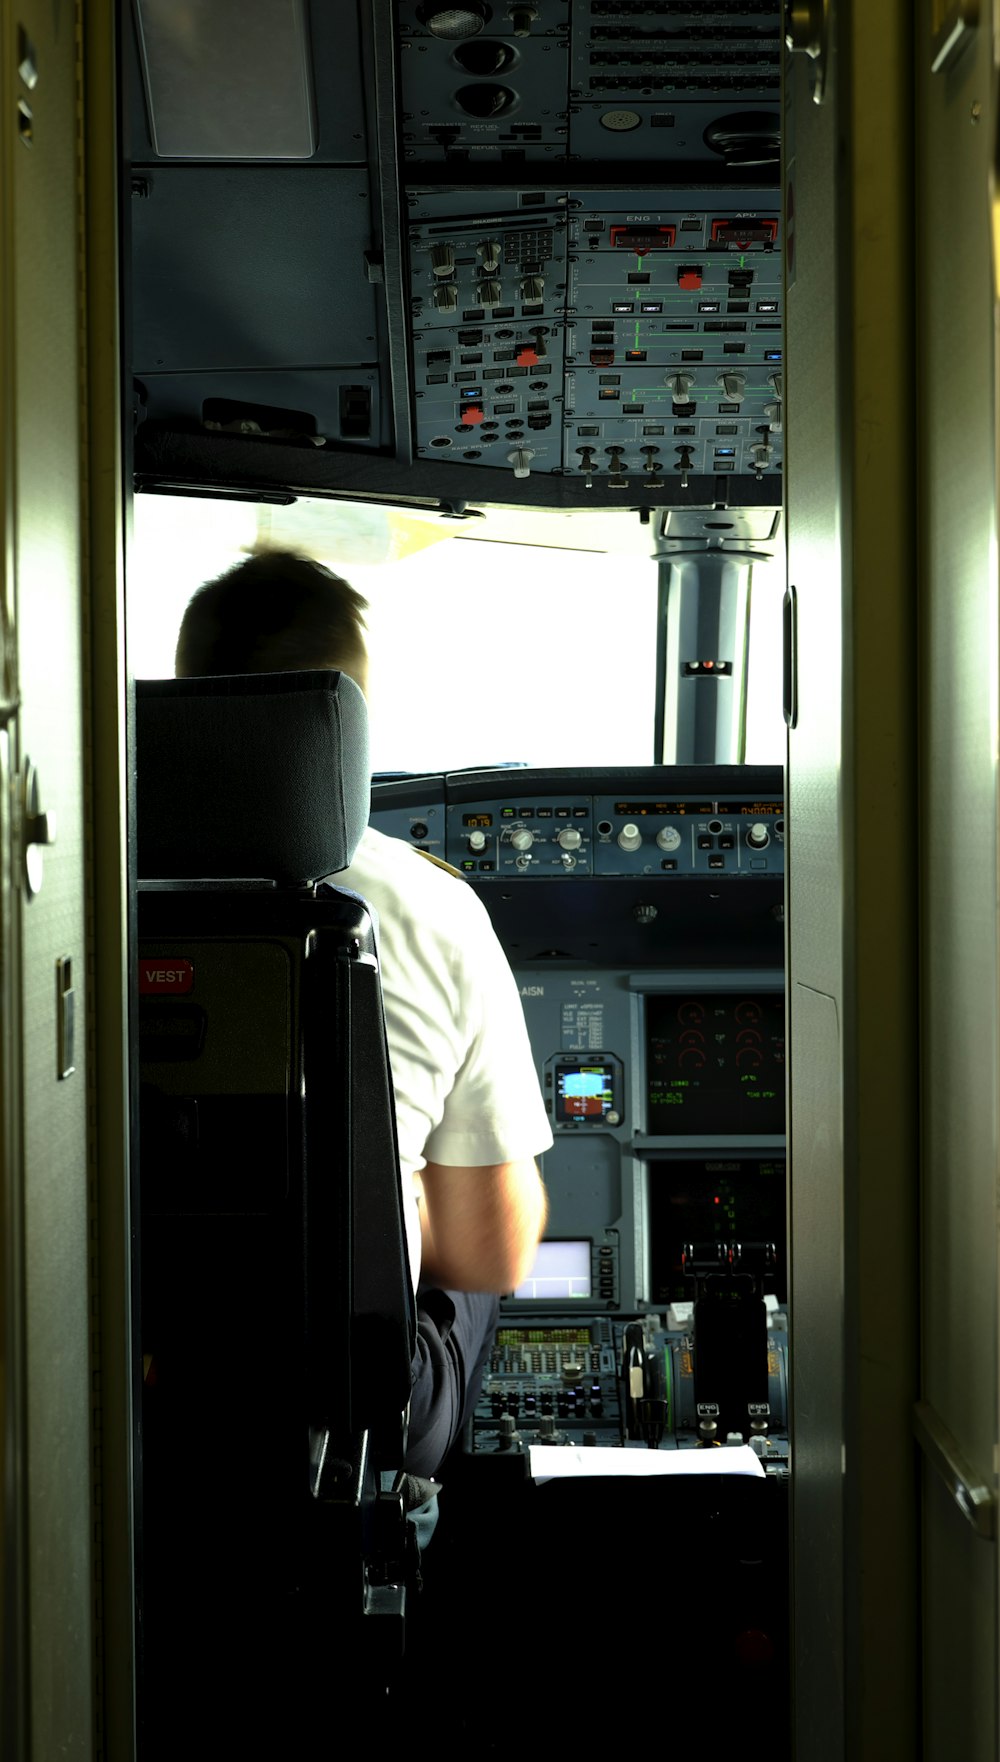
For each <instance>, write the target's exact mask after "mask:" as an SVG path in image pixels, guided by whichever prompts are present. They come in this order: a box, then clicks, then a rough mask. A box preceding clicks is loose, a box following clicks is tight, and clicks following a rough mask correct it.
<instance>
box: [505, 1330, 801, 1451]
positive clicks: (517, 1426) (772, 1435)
mask: <svg viewBox="0 0 1000 1762" xmlns="http://www.w3.org/2000/svg"><path fill="white" fill-rule="evenodd" d="M691 1307H692V1306H690V1305H688V1306H686V1307H685V1306H682V1305H677V1306H675V1309H674V1310H673V1311H672V1312H670V1313H668V1314H667V1315H666V1316H648V1317H645V1318H643V1319H642V1320H641V1321H640V1322H638V1323H634V1324H631V1327H632V1330H633V1332H634V1330H635V1329H637V1330H638V1340H637V1341H636V1342H635V1343H633V1340H632V1338H631V1337H630V1332H629V1327H630V1325H629V1324H626V1323H624V1322H621V1323H619V1322H612V1321H610V1320H608V1319H607V1318H604V1317H601V1318H597V1319H594V1320H589V1321H583V1322H581V1323H579V1324H575V1325H574V1324H570V1323H559V1322H553V1323H548V1324H541V1325H537V1326H533V1325H528V1324H521V1323H519V1322H505V1321H502V1322H501V1325H500V1327H499V1329H498V1331H497V1338H496V1344H495V1346H494V1349H493V1352H492V1355H491V1358H490V1362H489V1365H488V1367H487V1370H486V1374H485V1376H484V1379H483V1389H482V1394H481V1396H480V1399H479V1402H478V1404H477V1406H476V1410H475V1413H474V1415H473V1421H472V1434H473V1435H472V1443H473V1448H474V1449H475V1450H476V1451H480V1452H485V1453H488V1454H502V1453H505V1452H510V1451H513V1450H518V1449H525V1448H527V1447H529V1446H530V1445H532V1444H573V1445H577V1446H580V1445H582V1446H584V1447H587V1446H594V1445H619V1444H633V1445H636V1446H639V1447H642V1446H645V1447H653V1448H656V1449H661V1450H693V1449H698V1448H699V1447H704V1446H705V1445H706V1443H708V1444H709V1446H710V1447H714V1446H716V1445H720V1444H721V1445H722V1446H723V1447H725V1446H726V1445H731V1444H744V1443H749V1444H750V1447H751V1449H753V1450H754V1451H755V1453H756V1454H757V1456H758V1457H759V1458H760V1461H761V1464H762V1466H763V1468H764V1472H765V1474H768V1475H770V1476H772V1477H774V1478H776V1479H785V1478H786V1477H787V1475H788V1466H789V1443H788V1335H787V1317H786V1315H785V1312H784V1311H783V1310H779V1309H772V1310H771V1312H770V1316H769V1324H768V1326H767V1329H766V1333H765V1336H764V1355H763V1357H764V1365H765V1374H766V1399H765V1400H764V1401H761V1402H757V1403H754V1406H755V1407H757V1408H758V1409H759V1410H760V1411H758V1412H757V1413H754V1414H751V1413H749V1412H746V1413H744V1414H743V1415H737V1416H736V1417H737V1418H740V1419H742V1421H743V1423H742V1428H740V1426H738V1425H736V1424H734V1425H733V1426H732V1427H730V1429H729V1430H727V1432H726V1433H725V1435H724V1436H723V1437H718V1436H717V1435H715V1433H713V1432H712V1429H711V1428H712V1425H713V1423H714V1422H713V1421H712V1420H708V1421H706V1419H705V1417H704V1416H703V1415H701V1414H699V1402H698V1399H697V1394H696V1388H695V1361H696V1352H697V1346H696V1342H695V1339H694V1337H693V1334H692V1331H691V1324H692V1322H693V1315H692V1314H691V1313H690V1312H691ZM664 1323H665V1324H666V1325H664ZM630 1359H631V1360H632V1361H633V1362H632V1364H631V1365H630V1362H629V1361H630ZM630 1371H631V1373H632V1375H633V1377H634V1375H635V1372H636V1371H638V1373H639V1377H640V1379H641V1383H642V1388H643V1390H644V1391H648V1392H644V1393H642V1394H641V1395H639V1394H638V1393H632V1392H631V1391H630V1387H629V1377H630ZM700 1405H701V1406H705V1405H706V1404H705V1403H701V1404H700ZM747 1405H748V1406H749V1404H747ZM765 1410H766V1411H765ZM730 1417H733V1416H730ZM717 1429H718V1428H717V1426H716V1431H717Z"/></svg>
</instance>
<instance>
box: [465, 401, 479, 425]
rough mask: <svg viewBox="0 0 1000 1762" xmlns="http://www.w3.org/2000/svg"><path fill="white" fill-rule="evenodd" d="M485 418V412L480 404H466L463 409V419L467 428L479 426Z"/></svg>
mask: <svg viewBox="0 0 1000 1762" xmlns="http://www.w3.org/2000/svg"><path fill="white" fill-rule="evenodd" d="M482 420H483V412H482V410H481V409H480V408H479V405H478V404H466V406H465V409H464V410H463V411H462V421H463V422H464V423H465V426H466V428H477V427H478V426H479V424H480V422H482Z"/></svg>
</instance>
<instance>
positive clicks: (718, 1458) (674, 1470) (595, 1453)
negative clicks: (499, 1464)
mask: <svg viewBox="0 0 1000 1762" xmlns="http://www.w3.org/2000/svg"><path fill="white" fill-rule="evenodd" d="M528 1457H529V1462H530V1465H531V1478H532V1480H534V1481H538V1482H542V1481H551V1480H574V1479H580V1480H584V1479H588V1478H592V1477H593V1476H594V1475H618V1476H621V1477H625V1476H631V1477H633V1478H636V1479H641V1478H643V1477H645V1476H648V1475H660V1474H749V1475H757V1476H759V1478H760V1479H761V1480H764V1479H765V1478H766V1476H765V1474H764V1468H763V1464H762V1463H761V1460H760V1457H759V1456H758V1455H757V1453H756V1451H754V1450H751V1448H750V1446H749V1444H722V1445H712V1446H711V1447H705V1448H703V1449H693V1450H623V1449H619V1448H618V1447H617V1446H613V1445H604V1444H598V1445H594V1446H591V1447H590V1448H589V1449H584V1448H583V1447H582V1446H576V1445H571V1444H532V1445H531V1446H530V1448H529V1451H528Z"/></svg>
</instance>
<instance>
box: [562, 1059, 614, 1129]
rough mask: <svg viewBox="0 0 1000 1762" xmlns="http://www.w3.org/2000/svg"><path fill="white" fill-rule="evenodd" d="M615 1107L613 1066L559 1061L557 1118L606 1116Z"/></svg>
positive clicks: (581, 1118)
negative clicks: (565, 1063) (568, 1063)
mask: <svg viewBox="0 0 1000 1762" xmlns="http://www.w3.org/2000/svg"><path fill="white" fill-rule="evenodd" d="M613 1107H614V1092H613V1080H612V1070H611V1066H610V1065H605V1064H578V1065H557V1067H556V1119H557V1120H560V1121H564V1122H565V1121H567V1120H591V1121H596V1120H603V1119H604V1117H605V1115H606V1114H608V1113H610V1112H611V1110H612V1108H613Z"/></svg>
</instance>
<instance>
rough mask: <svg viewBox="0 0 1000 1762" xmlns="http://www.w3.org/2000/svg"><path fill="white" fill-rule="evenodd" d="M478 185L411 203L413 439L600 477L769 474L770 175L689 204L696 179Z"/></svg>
mask: <svg viewBox="0 0 1000 1762" xmlns="http://www.w3.org/2000/svg"><path fill="white" fill-rule="evenodd" d="M529 200H530V202H531V207H530V208H528V207H526V206H524V204H525V203H527V202H528V201H529ZM491 202H492V204H493V206H492V207H491V208H484V207H483V205H482V204H481V202H477V203H476V205H475V206H474V207H472V208H471V209H470V198H469V197H468V196H465V197H464V198H462V197H461V196H459V195H458V193H457V192H454V191H428V192H424V193H422V194H420V195H416V196H414V198H413V201H412V203H411V213H410V222H411V230H410V265H411V286H410V297H411V310H412V314H413V324H414V357H413V373H414V408H415V411H416V441H417V451H418V453H422V454H426V455H427V456H432V455H433V454H434V453H438V454H440V455H442V457H444V456H449V457H450V456H455V457H457V458H460V459H462V460H464V461H466V462H476V461H480V462H482V463H485V464H492V465H504V466H509V467H510V469H511V470H512V471H513V473H514V475H515V476H517V477H522V478H523V477H527V476H528V475H529V474H530V473H531V472H532V471H535V472H538V471H547V472H557V473H560V474H566V473H573V474H577V475H582V476H583V477H584V478H585V479H587V480H588V481H589V482H590V483H593V481H594V479H595V477H601V478H602V480H603V481H604V483H605V487H607V488H610V489H615V488H624V487H626V486H627V485H628V484H629V483H630V482H631V481H632V480H634V478H635V477H637V476H638V477H639V478H640V479H641V480H642V481H644V482H650V483H654V484H655V483H656V482H657V480H659V479H662V480H663V483H664V484H666V482H668V481H670V482H672V483H675V484H676V485H677V486H678V487H680V488H681V489H684V488H686V487H687V484H688V481H689V479H690V478H691V477H701V476H706V475H711V476H728V475H737V476H738V475H744V476H746V475H752V476H753V477H754V478H756V479H758V480H760V479H763V478H764V476H765V475H775V474H778V473H780V470H781V464H782V457H783V438H782V437H783V423H782V407H783V396H784V381H783V368H782V324H783V318H782V266H781V252H780V214H779V211H778V209H777V207H776V205H775V201H774V192H773V191H769V190H766V189H764V190H756V191H755V190H744V191H741V192H740V193H739V197H738V201H734V200H733V199H732V197H731V196H729V197H723V196H722V195H721V194H720V196H719V200H718V201H717V202H716V203H715V204H714V205H713V206H711V207H710V208H709V209H707V210H706V207H705V192H704V191H689V192H687V193H683V192H681V193H677V194H674V193H671V194H670V195H667V194H665V193H664V192H662V191H661V192H659V193H655V194H651V193H650V192H649V191H639V190H634V191H631V192H628V191H623V192H620V193H615V195H614V196H613V197H610V196H609V195H608V193H607V192H603V193H602V192H599V191H582V192H579V193H573V194H566V193H560V192H553V193H549V192H544V191H532V192H523V191H522V192H515V191H506V192H504V191H492V192H491ZM463 207H464V210H465V218H463V217H462V215H463Z"/></svg>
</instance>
